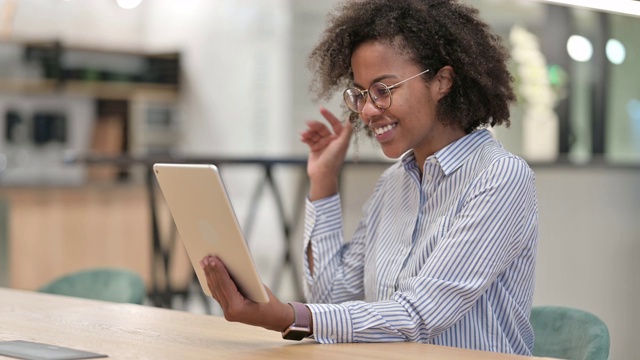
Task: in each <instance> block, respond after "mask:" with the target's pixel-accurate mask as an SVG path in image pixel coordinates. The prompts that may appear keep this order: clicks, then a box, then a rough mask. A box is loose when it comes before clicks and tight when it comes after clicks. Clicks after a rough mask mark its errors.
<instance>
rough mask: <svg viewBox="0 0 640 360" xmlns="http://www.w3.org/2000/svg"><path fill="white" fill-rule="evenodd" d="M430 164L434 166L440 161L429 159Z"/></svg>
mask: <svg viewBox="0 0 640 360" xmlns="http://www.w3.org/2000/svg"><path fill="white" fill-rule="evenodd" d="M429 162H430V163H432V164H435V163H437V162H438V160H436V158H432V159H429Z"/></svg>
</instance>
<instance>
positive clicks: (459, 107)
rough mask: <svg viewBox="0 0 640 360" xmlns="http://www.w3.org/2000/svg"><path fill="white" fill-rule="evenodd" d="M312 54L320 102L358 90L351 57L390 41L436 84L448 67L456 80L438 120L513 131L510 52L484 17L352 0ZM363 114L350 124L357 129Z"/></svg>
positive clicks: (451, 0) (448, 6) (453, 5)
mask: <svg viewBox="0 0 640 360" xmlns="http://www.w3.org/2000/svg"><path fill="white" fill-rule="evenodd" d="M335 10H336V12H334V13H332V14H331V15H330V18H329V24H328V27H327V28H326V29H325V31H324V33H323V36H322V38H321V40H320V42H319V43H318V45H317V46H316V47H315V49H314V50H313V51H312V52H311V55H310V57H309V68H310V69H311V71H312V72H314V73H315V75H316V77H315V80H314V81H313V83H312V86H311V91H312V93H314V94H315V96H316V100H322V99H327V98H329V97H330V96H331V95H332V94H333V93H334V92H335V91H338V90H341V89H342V88H346V87H348V86H352V84H353V72H352V69H351V55H352V53H353V52H354V50H355V49H356V48H357V47H358V46H359V45H361V44H362V43H365V42H369V41H384V42H387V43H389V44H392V46H394V47H395V48H396V49H398V51H399V53H400V54H403V55H406V56H408V57H409V58H410V59H411V60H412V61H414V62H415V63H416V64H418V65H420V66H422V67H423V68H424V69H431V70H432V71H431V72H429V73H428V74H427V77H429V76H430V77H433V76H434V74H435V73H437V72H438V70H439V69H441V68H442V67H444V66H446V65H450V66H451V67H453V69H454V72H455V76H454V79H453V80H454V81H453V85H452V88H451V91H450V92H449V94H447V96H445V97H444V98H442V99H441V100H440V101H439V102H438V108H437V114H438V119H439V121H441V122H442V123H444V124H446V125H451V126H456V127H459V128H461V129H463V130H464V131H465V132H467V133H470V132H472V131H474V130H475V129H477V128H479V127H482V126H487V125H491V126H496V125H501V124H505V125H506V126H509V125H510V120H509V105H510V104H511V103H513V102H515V101H516V95H515V94H514V92H513V88H512V83H513V77H512V76H511V74H510V73H509V71H508V70H507V60H508V58H509V55H508V52H507V50H506V48H505V47H504V45H502V39H501V38H500V37H499V36H498V35H496V34H494V33H493V32H492V30H491V28H490V27H489V25H487V24H486V23H485V22H483V21H482V20H480V19H479V17H478V10H476V9H475V8H472V7H470V6H467V5H464V4H461V3H459V2H458V1H456V0H393V1H390V0H350V1H346V2H344V3H343V4H342V5H340V6H338V7H337V8H336V9H335ZM357 118H358V116H357V114H351V116H350V117H349V119H350V121H351V122H352V123H355V122H356V121H357Z"/></svg>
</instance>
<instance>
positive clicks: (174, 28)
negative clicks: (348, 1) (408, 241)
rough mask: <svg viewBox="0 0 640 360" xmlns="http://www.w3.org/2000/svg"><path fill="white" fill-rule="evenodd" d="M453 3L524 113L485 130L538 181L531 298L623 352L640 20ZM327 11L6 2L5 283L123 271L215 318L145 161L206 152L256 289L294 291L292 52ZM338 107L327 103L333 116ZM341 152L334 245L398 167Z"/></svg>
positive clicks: (639, 237)
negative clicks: (495, 45) (603, 331)
mask: <svg viewBox="0 0 640 360" xmlns="http://www.w3.org/2000/svg"><path fill="white" fill-rule="evenodd" d="M467 2H468V3H470V4H471V5H473V6H476V7H477V8H478V9H479V10H480V14H481V16H482V18H483V19H485V20H486V21H487V22H488V23H489V24H490V25H491V26H492V27H493V28H494V29H495V30H496V32H497V33H498V34H500V35H501V36H502V38H503V41H504V44H505V45H506V46H507V48H508V49H509V50H510V52H511V55H512V58H511V60H510V64H509V66H510V69H511V70H512V73H513V75H514V78H515V83H514V84H515V87H516V92H517V94H518V98H519V103H518V104H517V105H514V107H513V109H512V125H511V127H510V128H509V129H504V128H497V129H492V131H493V132H494V134H495V136H496V137H497V138H498V139H499V140H500V141H501V142H502V143H503V144H504V146H505V147H506V148H507V149H508V150H510V151H511V152H513V153H515V154H517V155H519V156H522V157H523V158H524V159H526V160H527V161H528V162H529V164H530V166H531V167H532V169H533V170H534V172H535V174H536V186H537V190H538V201H539V214H540V233H539V234H540V237H539V247H538V263H537V269H536V290H535V296H534V305H560V306H570V307H575V308H579V309H583V310H587V311H590V312H592V313H594V314H596V315H597V316H599V317H600V318H601V319H603V320H604V321H605V322H606V323H607V325H608V327H609V331H610V333H611V357H610V358H611V359H632V358H636V357H637V353H638V351H637V349H636V346H635V344H634V340H635V335H636V334H638V333H639V332H640V309H639V308H638V306H637V304H639V303H640V280H639V279H640V277H639V276H638V275H639V274H640V262H638V261H636V258H637V256H638V255H640V222H639V221H638V219H637V216H638V214H640V187H639V186H638V184H640V73H639V72H638V69H637V67H638V66H639V65H640V43H639V42H638V36H637V34H640V15H638V14H637V13H636V14H635V15H634V14H624V13H618V12H612V11H610V10H606V11H605V10H598V9H592V8H588V7H584V6H580V5H579V4H578V5H566V4H560V3H559V2H553V1H542V0H540V1H534V0H474V1H470V0H467ZM618 2H619V3H625V2H626V3H631V4H638V3H639V2H637V1H633V0H626V1H624V0H622V1H618ZM336 3H337V1H336V0H324V1H304V0H180V1H178V0H128V1H125V0H118V1H116V0H92V1H81V0H0V121H2V124H0V169H1V172H0V210H1V211H2V213H1V215H2V216H1V217H0V224H1V226H0V231H1V233H0V286H3V287H12V288H18V289H26V290H35V289H37V288H38V287H40V286H42V285H44V284H45V283H47V282H49V281H51V280H52V279H54V278H56V277H58V276H61V275H63V274H65V273H69V272H73V271H77V270H80V269H84V268H91V267H101V266H113V267H122V268H127V269H130V270H133V271H135V272H137V273H139V274H140V275H141V276H142V277H143V278H144V280H145V283H146V284H147V286H148V290H149V291H150V296H149V299H148V301H147V305H148V306H166V307H172V308H176V309H180V310H184V311H193V312H202V313H210V314H212V315H216V314H218V313H217V309H216V306H215V304H213V303H212V302H210V301H208V300H206V299H203V298H202V297H201V296H200V290H199V289H198V288H197V286H195V285H194V283H193V273H192V270H191V265H190V263H189V260H188V258H187V256H186V254H185V252H184V249H183V248H182V246H181V243H180V241H179V240H176V238H179V235H178V234H176V230H175V227H173V226H172V221H171V217H170V214H169V213H168V210H167V209H166V206H164V204H163V198H162V195H161V194H160V193H159V192H158V190H157V188H156V187H151V188H150V187H149V181H150V178H149V175H150V174H149V172H148V163H149V161H153V160H154V159H175V160H176V161H179V160H181V159H182V160H189V161H199V162H207V161H210V162H216V161H220V164H221V165H220V168H221V170H222V174H223V179H224V180H225V183H226V185H227V190H228V193H229V196H230V198H231V201H232V204H233V206H234V209H235V210H236V213H237V215H238V220H239V222H240V224H241V226H242V227H243V228H244V230H245V232H246V236H247V241H248V243H249V247H250V249H251V252H252V254H253V256H254V258H255V262H256V265H257V267H258V270H259V271H260V273H261V275H262V276H263V280H264V281H265V283H266V284H267V285H268V286H271V287H272V288H273V289H274V290H275V292H276V294H277V295H279V296H280V297H281V298H282V299H283V300H296V298H298V297H299V296H300V291H299V288H300V287H299V275H298V276H296V274H300V273H301V271H302V270H301V264H300V259H301V254H302V253H301V242H302V235H301V232H302V224H301V221H302V219H303V218H304V215H303V214H302V212H303V211H304V207H303V206H300V205H301V204H302V203H303V202H304V186H305V171H304V158H305V156H306V148H305V146H304V144H302V143H301V142H300V141H299V136H298V134H299V132H300V131H301V130H302V129H303V128H304V126H305V124H304V121H305V120H307V119H319V118H320V115H319V113H318V106H319V105H320V104H318V103H316V102H313V101H312V97H311V96H310V94H309V91H308V89H309V84H310V82H311V75H310V72H309V70H308V68H307V62H306V59H307V56H308V54H309V51H310V50H311V49H312V47H313V46H314V44H315V43H316V41H317V40H318V38H319V36H320V33H321V30H322V28H323V26H324V24H325V21H326V19H327V18H326V16H327V13H328V12H329V11H330V10H331V9H332V8H333V7H334V6H335V4H336ZM575 3H577V2H575ZM584 3H585V4H586V3H589V1H584ZM591 3H592V2H591ZM612 3H613V2H612ZM341 101H342V100H341V94H336V96H335V97H334V98H331V99H327V100H326V101H323V102H322V104H323V105H324V106H326V107H328V108H330V109H332V110H334V111H336V112H342V111H344V110H345V109H344V107H343V105H342V104H341ZM348 156H349V159H351V160H353V161H351V162H350V163H349V164H348V165H347V166H345V168H344V171H343V175H342V183H341V191H342V199H343V208H344V214H345V219H346V221H345V227H346V228H345V234H346V236H347V237H348V235H349V234H351V233H352V232H353V230H354V228H355V224H356V222H357V221H358V219H359V216H360V215H361V206H362V204H363V202H364V201H365V200H366V199H367V197H368V195H369V194H370V192H371V190H372V189H373V186H374V184H375V181H376V180H377V177H378V176H379V175H380V174H381V173H382V171H383V170H384V169H385V167H386V166H388V165H389V164H390V163H391V161H392V160H389V159H386V158H385V157H384V156H383V154H382V153H381V152H380V150H379V149H378V147H377V146H376V145H375V143H374V142H373V141H372V140H371V139H368V138H367V137H366V136H365V135H364V134H359V135H357V136H356V138H355V139H354V141H353V145H352V146H351V148H350V150H349V155H348ZM238 159H244V160H245V162H239V163H238V162H234V161H233V160H238ZM267 160H268V161H267ZM265 161H267V162H265ZM265 164H267V165H268V166H267V165H265ZM266 172H268V178H267V177H266V176H267V175H265V174H266ZM265 181H266V183H265ZM269 181H270V182H269ZM265 184H266V185H265ZM274 184H275V187H274ZM150 189H151V190H150ZM301 194H302V195H301ZM151 205H153V209H150V208H151V207H152V206H151ZM280 205H282V208H280ZM152 210H153V211H152ZM154 225H157V226H154ZM156 232H157V233H156ZM154 236H155V238H154ZM153 241H157V242H159V244H158V243H156V244H155V247H154V245H153ZM169 255H170V261H167V257H169ZM167 284H171V290H172V291H173V292H169V293H167V291H166V290H167V288H166V285H167ZM152 290H153V291H152ZM167 294H168V295H167ZM163 296H170V297H171V298H170V299H168V300H167V298H166V297H163Z"/></svg>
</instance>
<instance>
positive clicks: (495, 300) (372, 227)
mask: <svg viewBox="0 0 640 360" xmlns="http://www.w3.org/2000/svg"><path fill="white" fill-rule="evenodd" d="M423 169H424V170H423V175H422V176H421V175H420V171H419V169H418V167H417V165H416V161H415V157H414V155H413V152H408V153H407V154H405V155H404V156H403V157H402V159H401V161H398V162H397V163H395V164H394V165H392V166H391V167H390V168H388V169H387V170H386V171H385V172H384V173H383V175H382V176H381V177H380V179H379V180H378V183H377V184H376V187H375V189H374V192H373V195H372V196H371V198H370V199H369V200H368V201H367V203H366V205H365V206H364V212H365V214H364V217H363V219H362V220H361V221H360V223H359V224H358V226H357V228H356V231H355V234H354V236H353V238H352V240H351V241H349V242H345V241H344V237H343V224H342V211H341V205H340V197H339V195H334V196H332V197H329V198H325V199H321V200H317V201H314V202H311V201H307V214H306V219H305V220H306V224H305V231H304V241H305V246H304V248H305V251H304V258H305V259H304V262H305V269H306V270H305V281H304V291H305V295H306V297H307V301H309V302H310V303H309V304H307V306H308V307H309V309H310V310H311V313H312V316H313V332H314V337H315V339H316V341H318V342H321V343H335V342H390V341H414V342H422V343H430V344H437V345H445V346H455V347H461V348H469V349H478V350H486V351H497V352H505V353H515V354H523V355H530V354H531V351H532V349H533V330H532V328H531V325H530V323H529V313H530V309H531V302H532V298H533V288H534V268H535V258H536V247H537V233H538V214H537V200H536V192H535V185H534V174H533V172H532V171H531V169H530V168H529V166H528V165H527V163H526V162H525V161H524V160H522V159H521V158H519V157H517V156H514V155H512V154H510V153H509V152H507V151H506V150H505V149H503V148H502V146H501V145H500V143H499V142H497V141H496V140H495V139H493V137H492V135H491V133H490V132H489V131H487V130H478V131H476V132H473V133H471V134H469V135H466V136H464V137H463V138H461V139H459V140H457V141H455V142H453V143H451V144H449V145H447V146H446V147H445V148H443V149H441V150H439V151H438V152H436V153H435V154H434V155H432V156H430V157H429V158H427V159H426V161H425V164H424V167H423ZM309 245H310V246H311V247H312V254H313V259H314V261H313V263H314V271H313V276H312V275H311V272H310V271H309V261H308V258H307V252H306V248H307V247H308V246H309Z"/></svg>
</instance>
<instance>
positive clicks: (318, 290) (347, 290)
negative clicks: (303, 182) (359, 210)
mask: <svg viewBox="0 0 640 360" xmlns="http://www.w3.org/2000/svg"><path fill="white" fill-rule="evenodd" d="M305 225H306V226H305V231H304V249H305V251H304V265H305V266H304V268H305V281H304V292H305V296H306V298H307V300H308V301H310V302H317V303H339V302H343V301H349V300H361V299H363V296H364V284H363V281H362V280H363V271H364V261H363V259H364V226H363V224H362V222H361V223H360V225H359V226H358V230H357V231H356V234H355V236H354V238H353V239H352V240H351V241H349V242H348V243H346V244H345V241H344V236H343V224H342V209H341V204H340V196H339V195H337V194H336V195H334V196H332V197H329V198H326V199H321V200H317V201H315V202H311V201H309V200H307V211H306V219H305ZM309 246H311V249H312V254H313V260H314V261H313V264H314V269H313V270H314V271H313V276H312V275H311V271H310V267H309V258H308V255H307V251H306V249H307V247H309Z"/></svg>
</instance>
